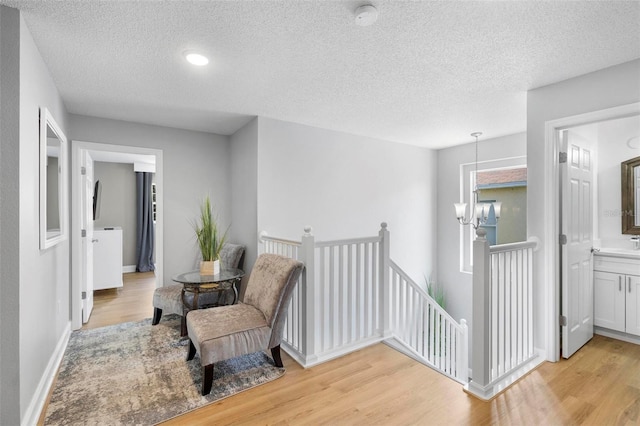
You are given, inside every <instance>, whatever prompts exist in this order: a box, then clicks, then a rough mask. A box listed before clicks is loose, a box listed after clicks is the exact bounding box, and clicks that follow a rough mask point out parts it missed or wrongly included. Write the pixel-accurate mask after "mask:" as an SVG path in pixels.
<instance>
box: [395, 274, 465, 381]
mask: <svg viewBox="0 0 640 426" xmlns="http://www.w3.org/2000/svg"><path fill="white" fill-rule="evenodd" d="M390 267H391V282H390V287H391V291H390V303H389V305H390V306H391V319H390V322H391V330H392V332H393V335H394V337H395V338H396V340H398V342H399V343H400V344H402V345H403V346H404V347H405V350H408V351H409V353H408V354H409V355H411V356H413V357H414V358H416V359H418V360H419V361H421V362H423V363H424V364H426V365H428V366H430V367H433V368H435V369H436V370H438V371H440V372H442V373H443V374H445V375H447V376H449V377H451V378H452V379H455V380H457V381H459V382H460V383H463V384H465V383H467V382H468V380H469V374H468V372H469V358H468V356H469V355H468V338H469V337H468V331H467V322H466V321H465V320H464V319H463V320H460V324H458V323H457V322H456V321H455V320H454V319H453V318H452V317H451V316H450V315H449V314H448V313H447V312H446V311H445V310H444V309H443V308H442V307H441V306H440V305H438V303H437V302H436V301H435V300H433V298H432V297H431V296H429V294H428V293H427V292H426V291H425V290H424V289H423V288H422V287H420V286H419V285H418V284H416V283H415V282H414V281H413V280H412V279H411V278H409V277H408V276H407V274H405V273H404V272H403V271H402V269H400V268H399V267H398V266H397V265H396V264H395V263H394V262H393V261H391V265H390Z"/></svg>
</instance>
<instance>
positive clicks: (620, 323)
mask: <svg viewBox="0 0 640 426" xmlns="http://www.w3.org/2000/svg"><path fill="white" fill-rule="evenodd" d="M593 270H594V272H593V291H594V325H595V326H596V333H598V334H602V335H605V336H609V337H614V338H619V339H623V340H627V341H631V342H634V343H640V250H631V249H607V248H602V249H600V251H599V252H597V253H595V256H594V262H593Z"/></svg>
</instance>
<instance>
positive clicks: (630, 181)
mask: <svg viewBox="0 0 640 426" xmlns="http://www.w3.org/2000/svg"><path fill="white" fill-rule="evenodd" d="M635 167H640V157H636V158H632V159H630V160H627V161H623V162H622V163H620V171H621V181H620V188H621V192H622V205H621V212H620V216H621V219H622V233H623V234H630V235H640V226H637V225H636V224H635V215H636V214H637V213H638V212H636V211H635V198H634V196H635V194H634V176H633V169H634V168H635Z"/></svg>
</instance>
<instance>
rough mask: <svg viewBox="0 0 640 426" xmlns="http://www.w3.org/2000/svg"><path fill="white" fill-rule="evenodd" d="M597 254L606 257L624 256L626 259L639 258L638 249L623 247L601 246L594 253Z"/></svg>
mask: <svg viewBox="0 0 640 426" xmlns="http://www.w3.org/2000/svg"><path fill="white" fill-rule="evenodd" d="M595 254H596V255H598V256H607V257H624V258H627V259H640V250H633V249H623V248H601V249H600V251H599V252H596V253H595Z"/></svg>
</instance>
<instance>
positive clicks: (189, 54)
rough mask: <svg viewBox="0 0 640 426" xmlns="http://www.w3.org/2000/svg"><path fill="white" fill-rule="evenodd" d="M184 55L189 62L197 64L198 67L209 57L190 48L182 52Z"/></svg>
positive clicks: (206, 62) (204, 63)
mask: <svg viewBox="0 0 640 426" xmlns="http://www.w3.org/2000/svg"><path fill="white" fill-rule="evenodd" d="M184 57H185V59H186V60H187V61H189V63H190V64H193V65H197V66H199V67H202V66H204V65H207V64H208V63H209V58H207V57H206V56H204V55H202V54H200V53H197V52H194V51H192V50H188V51H186V52H184Z"/></svg>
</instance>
